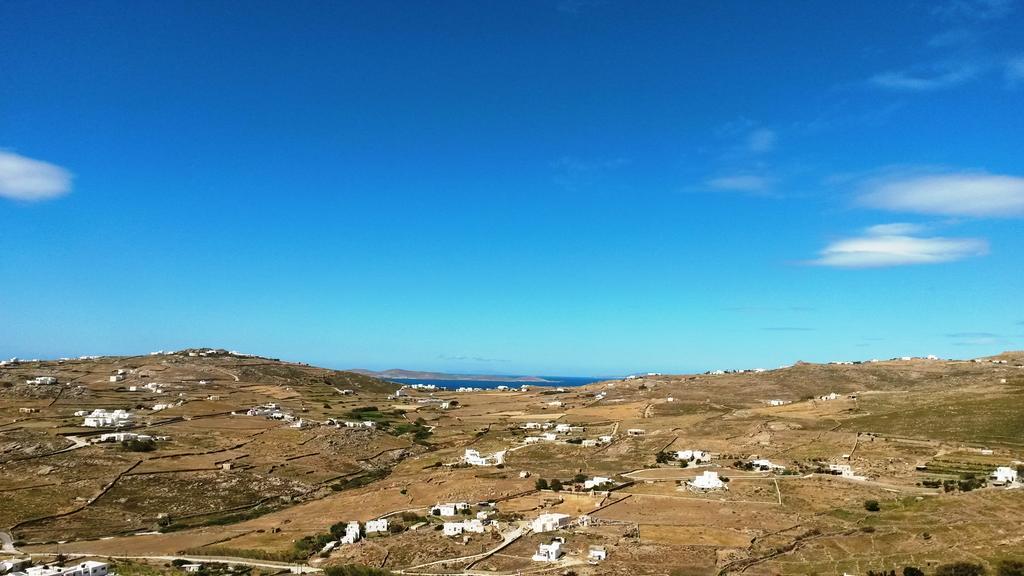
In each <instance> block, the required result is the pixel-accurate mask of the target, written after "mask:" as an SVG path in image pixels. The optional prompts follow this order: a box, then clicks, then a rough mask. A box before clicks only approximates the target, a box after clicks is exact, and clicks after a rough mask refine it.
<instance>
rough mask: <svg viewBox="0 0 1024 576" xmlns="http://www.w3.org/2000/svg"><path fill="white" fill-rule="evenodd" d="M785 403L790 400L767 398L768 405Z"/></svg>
mask: <svg viewBox="0 0 1024 576" xmlns="http://www.w3.org/2000/svg"><path fill="white" fill-rule="evenodd" d="M786 404H791V402H790V401H789V400H778V399H775V400H769V401H768V405H769V406H785V405H786Z"/></svg>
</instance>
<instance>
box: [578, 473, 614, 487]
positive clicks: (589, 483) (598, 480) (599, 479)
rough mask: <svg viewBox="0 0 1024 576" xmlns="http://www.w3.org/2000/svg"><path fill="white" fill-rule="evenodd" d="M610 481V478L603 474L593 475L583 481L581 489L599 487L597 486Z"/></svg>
mask: <svg viewBox="0 0 1024 576" xmlns="http://www.w3.org/2000/svg"><path fill="white" fill-rule="evenodd" d="M611 483H612V479H611V478H605V477H604V476H594V477H593V478H591V479H590V480H586V481H585V482H583V489H584V490H593V489H595V488H599V487H601V486H603V485H605V484H611Z"/></svg>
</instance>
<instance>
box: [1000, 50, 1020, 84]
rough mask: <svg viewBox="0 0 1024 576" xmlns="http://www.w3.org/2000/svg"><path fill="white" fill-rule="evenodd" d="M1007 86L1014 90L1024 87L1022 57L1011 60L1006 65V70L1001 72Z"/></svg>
mask: <svg viewBox="0 0 1024 576" xmlns="http://www.w3.org/2000/svg"><path fill="white" fill-rule="evenodd" d="M1003 76H1004V77H1005V78H1006V84H1007V86H1009V87H1011V88H1015V87H1017V86H1024V56H1017V57H1016V58H1011V59H1010V60H1009V61H1008V62H1007V63H1006V70H1005V71H1004V72H1003Z"/></svg>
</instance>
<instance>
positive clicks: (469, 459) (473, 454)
mask: <svg viewBox="0 0 1024 576" xmlns="http://www.w3.org/2000/svg"><path fill="white" fill-rule="evenodd" d="M462 461H463V462H465V463H466V464H469V465H471V466H497V465H499V464H504V463H505V451H504V450H502V451H500V452H495V453H494V454H491V455H490V456H481V455H480V452H477V451H476V450H473V449H472V448H467V449H466V454H465V455H464V456H463V457H462Z"/></svg>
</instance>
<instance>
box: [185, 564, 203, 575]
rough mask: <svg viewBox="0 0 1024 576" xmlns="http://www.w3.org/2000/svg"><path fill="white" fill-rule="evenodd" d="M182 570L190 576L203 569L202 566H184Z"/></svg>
mask: <svg viewBox="0 0 1024 576" xmlns="http://www.w3.org/2000/svg"><path fill="white" fill-rule="evenodd" d="M181 569H182V570H184V571H185V572H188V573H190V574H195V573H196V572H199V571H200V570H202V569H203V565H202V564H182V565H181Z"/></svg>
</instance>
